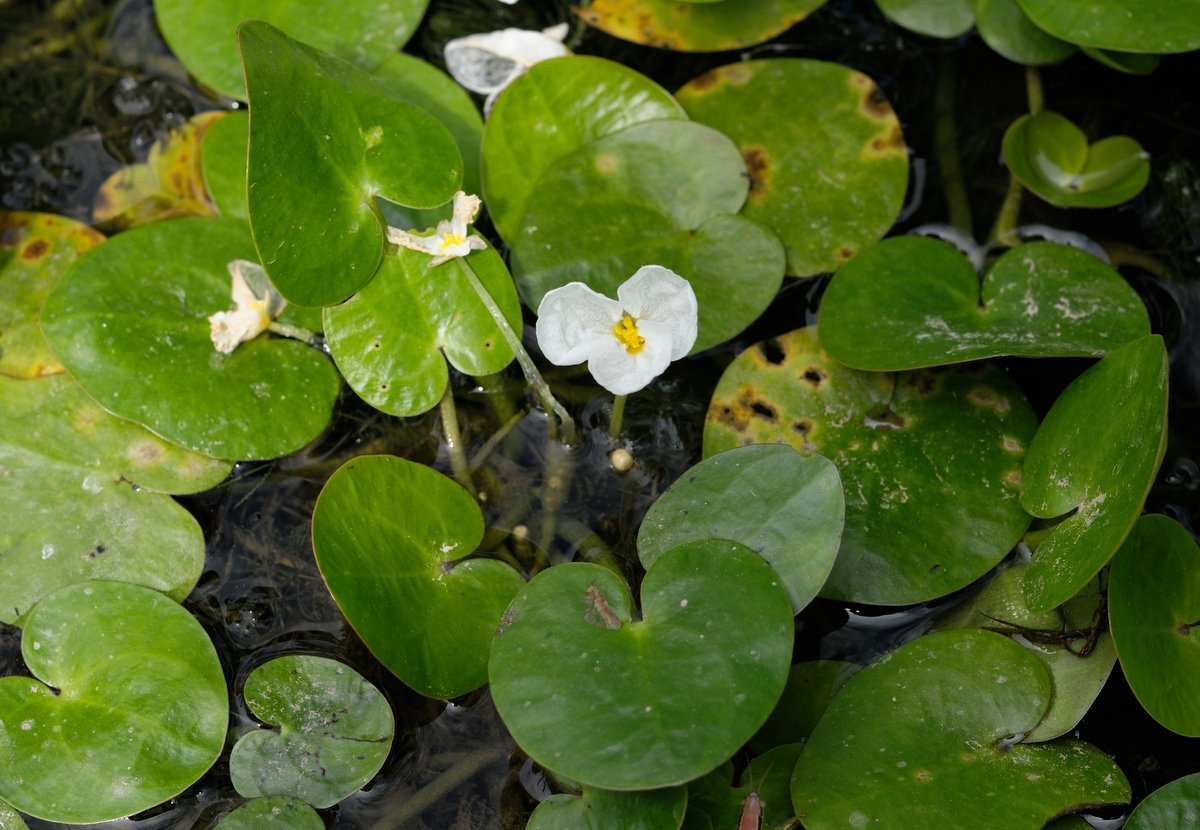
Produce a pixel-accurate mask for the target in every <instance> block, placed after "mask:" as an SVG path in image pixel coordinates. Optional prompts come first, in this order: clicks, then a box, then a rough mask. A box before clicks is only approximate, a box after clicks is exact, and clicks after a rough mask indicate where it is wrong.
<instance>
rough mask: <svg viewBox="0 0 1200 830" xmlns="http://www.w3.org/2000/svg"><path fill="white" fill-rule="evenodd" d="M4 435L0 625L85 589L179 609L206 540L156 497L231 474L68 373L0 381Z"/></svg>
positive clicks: (0, 432) (0, 442) (184, 515)
mask: <svg viewBox="0 0 1200 830" xmlns="http://www.w3.org/2000/svg"><path fill="white" fill-rule="evenodd" d="M0 436H3V438H0V469H3V470H4V486H3V487H0V515H3V516H5V517H6V518H5V522H4V525H3V528H2V529H0V560H2V561H3V562H4V574H5V578H4V579H3V580H0V621H3V622H6V623H19V622H20V621H21V619H22V618H23V617H24V616H25V614H27V613H28V612H29V609H30V608H32V607H33V605H34V603H36V602H37V601H38V600H39V599H41V598H42V597H43V596H45V595H46V594H48V593H50V592H51V591H53V590H55V589H57V588H60V587H62V586H64V585H70V584H73V583H76V582H81V581H85V580H89V579H112V580H120V581H122V582H133V583H137V584H139V585H146V586H148V587H150V588H154V589H155V590H158V591H162V592H163V593H165V594H167V595H168V596H170V597H171V598H172V599H174V600H175V601H177V602H182V601H183V599H184V598H185V597H186V596H187V595H188V592H190V591H191V589H192V588H193V587H194V586H195V584H196V580H198V579H199V578H200V571H201V568H202V566H203V564H204V537H203V535H202V534H201V532H200V527H199V525H197V524H196V520H195V519H194V518H192V516H191V514H190V513H188V512H187V511H186V510H184V509H183V508H182V507H180V506H179V505H178V504H176V503H175V502H174V501H173V500H172V499H170V498H168V497H167V496H165V495H162V494H161V492H162V491H166V492H174V493H191V492H198V491H201V490H206V489H208V488H210V487H212V486H214V485H216V484H217V483H218V482H220V481H221V479H223V478H224V477H225V476H226V475H227V474H228V473H229V469H230V465H229V464H227V463H225V462H221V461H213V460H211V459H208V458H204V457H202V456H198V455H195V454H193V453H190V452H188V451H186V450H183V449H180V448H179V447H175V446H173V445H171V444H168V443H167V442H165V441H163V440H162V439H160V438H158V437H157V436H155V435H152V434H151V433H149V432H147V431H146V430H144V429H142V428H141V427H139V426H137V425H136V424H133V423H130V422H129V421H123V420H121V419H119V418H114V417H113V416H111V415H109V414H108V413H107V412H105V411H104V410H103V409H101V408H100V407H99V406H97V405H96V404H95V402H93V401H92V399H91V398H89V397H88V396H87V395H86V394H84V392H83V390H82V389H80V388H79V384H77V383H75V381H74V380H72V379H71V378H70V377H68V376H66V375H55V376H52V377H45V378H39V379H36V380H13V379H11V378H7V377H2V376H0ZM155 491H158V492H155Z"/></svg>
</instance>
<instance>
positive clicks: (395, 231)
mask: <svg viewBox="0 0 1200 830" xmlns="http://www.w3.org/2000/svg"><path fill="white" fill-rule="evenodd" d="M387 238H388V242H391V243H392V244H393V245H399V246H400V247H401V248H411V249H412V250H414V251H421V252H422V253H426V254H433V255H435V256H436V255H437V254H439V253H441V252H440V251H439V250H438V245H439V243H440V242H441V235H440V234H435V235H434V236H417V235H416V234H415V233H409V232H408V231H402V230H400V229H399V228H393V227H389V228H388V229H387Z"/></svg>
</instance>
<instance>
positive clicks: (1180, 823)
mask: <svg viewBox="0 0 1200 830" xmlns="http://www.w3.org/2000/svg"><path fill="white" fill-rule="evenodd" d="M1166 827H1170V828H1171V830H1197V828H1200V773H1193V774H1192V775H1185V776H1184V777H1183V778H1178V779H1176V780H1174V781H1172V782H1171V783H1170V784H1167V785H1165V786H1162V787H1159V788H1158V789H1157V790H1155V791H1154V792H1152V793H1150V795H1148V796H1146V800H1145V801H1143V802H1142V803H1141V804H1139V805H1138V806H1137V807H1136V808H1135V809H1134V811H1133V812H1132V813H1130V814H1129V820H1128V821H1126V822H1125V828H1124V830H1161V828H1166Z"/></svg>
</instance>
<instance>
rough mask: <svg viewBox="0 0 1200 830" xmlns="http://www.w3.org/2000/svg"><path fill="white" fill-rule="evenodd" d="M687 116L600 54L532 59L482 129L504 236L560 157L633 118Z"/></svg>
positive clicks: (494, 213)
mask: <svg viewBox="0 0 1200 830" xmlns="http://www.w3.org/2000/svg"><path fill="white" fill-rule="evenodd" d="M667 118H669V119H683V118H686V116H685V115H684V112H683V108H682V107H680V106H679V104H677V103H676V102H675V99H674V98H672V97H671V94H670V93H669V92H667V91H666V90H665V89H663V88H662V87H660V86H659V85H658V84H656V83H654V81H652V80H650V79H649V78H647V77H646V76H644V75H640V74H638V73H637V72H635V71H633V70H632V69H627V68H625V67H624V66H621V65H620V64H618V63H613V62H612V61H607V60H604V59H602V58H595V57H583V56H577V55H571V56H567V57H563V58H554V59H552V60H548V61H542V62H541V63H537V64H534V65H533V66H532V67H530V69H529V71H528V72H526V73H525V74H524V75H522V76H521V77H519V78H517V79H516V80H515V81H513V83H512V84H511V85H510V86H509V87H508V88H507V89H506V90H505V91H504V94H503V95H501V96H500V97H499V98H498V99H497V101H496V105H495V106H494V107H493V108H492V112H491V115H490V116H489V117H488V121H487V125H486V127H485V128H484V131H483V190H484V195H485V196H486V198H487V208H488V213H489V215H490V216H491V217H492V222H493V223H495V225H496V230H497V231H499V232H500V235H501V236H503V237H504V238H505V239H506V240H509V241H511V240H512V239H514V238H515V237H516V236H517V234H518V232H519V231H520V230H521V227H522V220H523V218H524V216H525V208H526V205H527V204H528V202H529V199H530V197H531V196H532V195H533V194H534V192H535V191H536V190H537V188H538V182H539V181H540V180H541V178H542V175H543V174H544V173H545V172H546V171H547V170H548V169H549V168H550V167H551V166H552V165H554V163H555V162H557V161H558V160H559V159H561V158H563V157H564V156H568V155H570V154H571V153H573V152H574V151H575V150H577V149H579V148H580V147H582V146H583V145H585V144H587V143H588V142H590V141H593V140H595V139H597V138H601V137H603V136H606V135H611V134H612V133H615V132H618V131H619V130H623V129H625V128H626V127H629V126H631V125H633V124H640V123H642V122H644V121H655V120H659V119H667Z"/></svg>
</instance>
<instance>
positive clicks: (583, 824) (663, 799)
mask: <svg viewBox="0 0 1200 830" xmlns="http://www.w3.org/2000/svg"><path fill="white" fill-rule="evenodd" d="M687 800H688V791H687V789H686V788H684V787H669V788H667V789H662V790H644V791H633V792H614V791H613V790H599V789H596V788H594V787H584V788H583V794H582V795H578V796H575V795H552V796H550V797H549V798H547V799H546V800H545V801H543V802H542V803H541V804H539V805H538V806H537V809H536V810H534V811H533V815H531V816H530V817H529V823H528V824H527V825H525V830H564V828H568V827H570V828H572V829H573V830H608V828H612V827H620V828H621V830H679V825H680V824H682V823H683V814H684V811H685V810H686V808H687Z"/></svg>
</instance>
